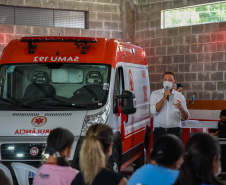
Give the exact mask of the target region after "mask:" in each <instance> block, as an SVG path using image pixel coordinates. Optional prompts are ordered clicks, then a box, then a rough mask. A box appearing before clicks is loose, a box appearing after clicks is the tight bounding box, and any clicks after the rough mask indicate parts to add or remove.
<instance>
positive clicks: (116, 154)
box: [112, 147, 121, 173]
mask: <svg viewBox="0 0 226 185" xmlns="http://www.w3.org/2000/svg"><path fill="white" fill-rule="evenodd" d="M112 157H113V163H112V170H113V171H115V172H116V173H120V169H121V164H120V158H119V151H118V150H117V148H116V147H114V149H113V152H112Z"/></svg>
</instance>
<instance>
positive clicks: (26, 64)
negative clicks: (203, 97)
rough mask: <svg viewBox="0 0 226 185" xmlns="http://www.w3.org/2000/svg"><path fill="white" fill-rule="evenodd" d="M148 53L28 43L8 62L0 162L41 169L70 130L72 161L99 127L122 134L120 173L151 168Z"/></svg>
mask: <svg viewBox="0 0 226 185" xmlns="http://www.w3.org/2000/svg"><path fill="white" fill-rule="evenodd" d="M149 101H150V88H149V75H148V69H147V61H146V59H145V52H144V50H143V49H142V48H141V47H138V46H135V45H132V44H130V43H125V42H120V41H117V40H115V39H106V38H94V37H57V36H53V37H41V36H40V37H23V38H21V39H15V40H12V41H11V42H10V43H9V44H8V45H7V46H6V48H5V49H4V51H3V52H2V56H1V59H0V127H1V129H0V147H1V148H0V149H1V150H0V163H2V164H4V165H6V166H8V167H10V166H11V163H12V162H15V161H17V162H18V161H19V162H21V163H26V164H29V165H32V166H35V167H39V166H40V161H41V158H42V156H43V155H44V150H45V147H46V139H47V136H48V134H49V133H50V132H51V130H52V129H54V128H57V127H63V128H67V129H68V130H70V131H71V132H72V133H73V135H74V138H75V141H74V143H73V149H72V153H71V157H70V159H69V161H70V162H71V165H72V167H74V168H78V161H79V149H80V147H81V143H82V141H83V139H84V136H85V134H86V131H87V129H88V128H89V126H90V125H92V124H95V123H103V124H107V125H110V126H111V127H112V128H113V131H114V144H113V154H112V166H113V167H112V168H113V169H114V170H115V171H118V172H120V170H122V169H123V168H125V167H126V166H128V165H129V164H130V163H134V164H135V165H136V168H138V167H139V166H141V165H142V164H144V163H145V159H146V151H147V149H148V147H149V137H150V132H151V128H150V108H149V107H150V103H149Z"/></svg>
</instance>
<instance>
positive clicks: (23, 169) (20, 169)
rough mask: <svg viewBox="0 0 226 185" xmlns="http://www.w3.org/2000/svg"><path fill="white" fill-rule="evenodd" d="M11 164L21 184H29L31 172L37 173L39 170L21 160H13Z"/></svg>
mask: <svg viewBox="0 0 226 185" xmlns="http://www.w3.org/2000/svg"><path fill="white" fill-rule="evenodd" d="M11 166H12V168H13V170H14V172H15V175H16V178H17V181H18V184H19V185H29V180H28V178H29V172H33V173H36V172H37V170H38V169H37V168H35V167H33V166H30V165H28V164H24V163H19V162H13V163H11Z"/></svg>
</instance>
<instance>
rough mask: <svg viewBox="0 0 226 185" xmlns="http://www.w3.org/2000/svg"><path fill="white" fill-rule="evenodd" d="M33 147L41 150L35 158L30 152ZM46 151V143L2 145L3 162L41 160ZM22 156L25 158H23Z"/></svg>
mask: <svg viewBox="0 0 226 185" xmlns="http://www.w3.org/2000/svg"><path fill="white" fill-rule="evenodd" d="M32 147H37V148H38V150H39V152H38V154H37V155H35V156H33V155H31V152H30V151H31V148H32ZM44 149H45V143H33V144H31V143H16V144H2V145H1V158H2V160H41V159H42V152H43V150H44ZM18 154H19V155H18ZM21 155H23V156H22V157H21Z"/></svg>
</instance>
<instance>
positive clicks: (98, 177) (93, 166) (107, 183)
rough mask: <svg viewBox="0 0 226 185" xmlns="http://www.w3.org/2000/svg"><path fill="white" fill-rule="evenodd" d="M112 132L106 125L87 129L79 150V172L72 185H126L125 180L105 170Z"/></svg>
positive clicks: (111, 141)
mask: <svg viewBox="0 0 226 185" xmlns="http://www.w3.org/2000/svg"><path fill="white" fill-rule="evenodd" d="M112 143H113V132H112V129H111V128H110V127H109V126H108V125H104V124H94V125H92V126H90V127H89V129H88V131H87V133H86V138H85V139H84V141H83V144H82V147H81V150H80V159H79V164H80V168H81V172H80V173H79V174H78V175H77V176H76V178H75V180H74V181H73V182H72V185H126V183H127V181H126V179H125V178H124V177H123V176H122V175H120V174H117V173H115V172H114V171H111V170H108V169H107V168H106V162H107V159H108V158H109V156H110V155H111V153H112Z"/></svg>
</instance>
